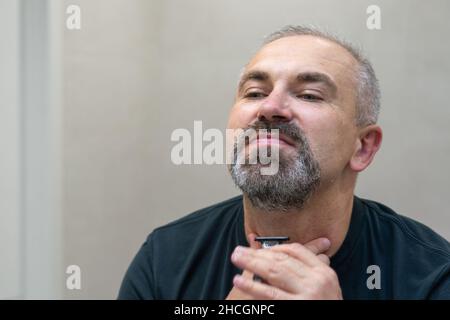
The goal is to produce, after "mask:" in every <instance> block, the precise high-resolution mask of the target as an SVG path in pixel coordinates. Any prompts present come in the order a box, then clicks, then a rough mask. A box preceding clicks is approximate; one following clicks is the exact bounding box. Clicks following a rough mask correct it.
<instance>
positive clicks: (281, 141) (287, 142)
mask: <svg viewBox="0 0 450 320" xmlns="http://www.w3.org/2000/svg"><path fill="white" fill-rule="evenodd" d="M254 142H257V144H258V146H262V145H280V146H283V145H284V146H290V147H295V143H294V142H293V141H292V139H290V138H289V137H287V136H285V135H283V134H279V135H278V138H277V137H276V136H272V135H271V134H270V133H267V134H266V135H262V136H259V135H258V137H257V138H256V139H253V141H251V143H254Z"/></svg>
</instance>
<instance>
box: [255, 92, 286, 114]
mask: <svg viewBox="0 0 450 320" xmlns="http://www.w3.org/2000/svg"><path fill="white" fill-rule="evenodd" d="M288 99H289V96H288V94H287V93H285V92H281V91H275V90H273V91H272V92H271V93H270V95H269V96H267V97H266V98H265V99H264V100H263V101H262V103H261V106H260V107H259V110H258V114H257V117H258V120H260V121H264V120H265V121H269V122H272V121H281V122H289V121H291V120H292V110H291V107H290V105H289V101H288Z"/></svg>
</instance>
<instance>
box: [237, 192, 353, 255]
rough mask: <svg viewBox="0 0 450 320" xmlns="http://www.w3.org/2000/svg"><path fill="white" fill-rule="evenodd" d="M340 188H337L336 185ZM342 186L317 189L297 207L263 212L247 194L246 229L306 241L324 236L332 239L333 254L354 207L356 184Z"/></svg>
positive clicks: (342, 237)
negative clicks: (303, 203) (348, 188)
mask: <svg viewBox="0 0 450 320" xmlns="http://www.w3.org/2000/svg"><path fill="white" fill-rule="evenodd" d="M336 189H338V188H336ZM339 191H341V192H342V190H339V189H338V190H333V189H330V190H325V191H323V190H317V192H316V193H314V194H313V195H312V196H311V198H310V199H309V200H308V201H307V203H306V204H305V206H304V207H303V208H302V209H300V210H298V209H294V210H290V211H287V212H264V211H262V210H259V209H256V208H255V207H254V206H253V205H252V204H251V202H250V200H249V199H248V197H247V196H246V195H245V194H244V225H245V233H246V234H247V235H248V234H249V233H255V234H256V235H257V236H288V237H289V239H290V240H289V242H298V243H301V244H305V243H307V242H309V241H311V240H314V239H317V238H321V237H325V238H328V239H329V240H330V241H331V247H330V249H329V250H328V251H327V252H326V254H327V255H328V256H333V255H334V254H335V253H336V252H337V251H338V249H339V248H340V246H341V245H342V243H343V241H344V239H345V236H346V234H347V231H348V228H349V225H350V219H351V214H352V209H353V188H352V189H351V190H350V191H351V192H346V193H340V192H339Z"/></svg>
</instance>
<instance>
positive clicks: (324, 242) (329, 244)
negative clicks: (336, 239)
mask: <svg viewBox="0 0 450 320" xmlns="http://www.w3.org/2000/svg"><path fill="white" fill-rule="evenodd" d="M322 242H323V245H324V246H326V247H329V246H331V241H330V239H328V238H324V239H323V240H322Z"/></svg>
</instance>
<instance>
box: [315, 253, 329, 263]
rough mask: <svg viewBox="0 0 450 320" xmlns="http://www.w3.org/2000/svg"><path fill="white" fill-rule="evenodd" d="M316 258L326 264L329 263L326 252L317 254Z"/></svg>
mask: <svg viewBox="0 0 450 320" xmlns="http://www.w3.org/2000/svg"><path fill="white" fill-rule="evenodd" d="M317 258H319V259H320V261H322V262H323V263H325V264H326V265H328V266H329V265H330V258H329V257H328V256H327V255H326V254H323V253H322V254H319V255H318V256H317Z"/></svg>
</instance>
